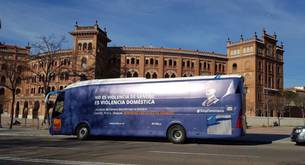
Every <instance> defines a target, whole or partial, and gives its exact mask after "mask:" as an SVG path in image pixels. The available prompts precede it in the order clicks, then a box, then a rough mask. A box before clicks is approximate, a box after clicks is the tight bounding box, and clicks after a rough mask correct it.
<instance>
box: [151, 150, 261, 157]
mask: <svg viewBox="0 0 305 165" xmlns="http://www.w3.org/2000/svg"><path fill="white" fill-rule="evenodd" d="M148 152H153V153H160V154H177V155H203V156H225V157H237V158H260V157H259V156H255V155H233V154H212V153H202V152H201V153H194V152H170V151H148Z"/></svg>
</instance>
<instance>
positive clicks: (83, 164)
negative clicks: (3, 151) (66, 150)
mask: <svg viewBox="0 0 305 165" xmlns="http://www.w3.org/2000/svg"><path fill="white" fill-rule="evenodd" d="M0 160H7V161H15V162H16V161H19V162H31V163H43V164H45V163H49V164H65V165H72V164H73V165H88V164H90V165H135V164H122V163H105V162H87V161H75V160H58V159H35V158H22V157H10V156H0Z"/></svg>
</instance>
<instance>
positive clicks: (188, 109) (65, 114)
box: [46, 75, 245, 143]
mask: <svg viewBox="0 0 305 165" xmlns="http://www.w3.org/2000/svg"><path fill="white" fill-rule="evenodd" d="M51 95H57V98H56V101H55V105H54V108H53V111H52V124H51V126H50V134H51V135H76V136H77V138H78V139H80V140H84V139H87V138H88V137H90V136H128V137H167V138H168V139H169V141H171V142H173V143H184V142H185V140H186V139H187V138H231V137H239V136H242V135H243V134H244V133H245V129H244V126H245V124H244V101H243V78H242V76H240V75H222V76H198V77H185V78H171V79H145V78H118V79H101V80H89V81H81V82H77V83H74V84H71V85H69V86H67V87H66V88H65V89H64V90H62V91H54V92H51V93H49V94H48V96H47V97H46V103H48V102H49V97H50V96H51Z"/></svg>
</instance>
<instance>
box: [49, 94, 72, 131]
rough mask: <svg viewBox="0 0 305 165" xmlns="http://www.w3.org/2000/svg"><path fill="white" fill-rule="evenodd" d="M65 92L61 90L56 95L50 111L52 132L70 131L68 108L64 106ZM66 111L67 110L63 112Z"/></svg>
mask: <svg viewBox="0 0 305 165" xmlns="http://www.w3.org/2000/svg"><path fill="white" fill-rule="evenodd" d="M64 100H65V93H64V92H62V93H60V94H59V95H58V96H57V99H56V102H55V105H54V108H53V112H52V125H51V130H50V131H51V133H52V134H68V133H69V132H71V130H70V128H71V122H70V121H71V117H70V113H68V110H65V108H64ZM65 111H67V112H65Z"/></svg>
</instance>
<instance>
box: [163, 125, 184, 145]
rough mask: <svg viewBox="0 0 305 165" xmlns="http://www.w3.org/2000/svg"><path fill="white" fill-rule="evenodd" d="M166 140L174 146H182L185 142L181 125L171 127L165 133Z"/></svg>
mask: <svg viewBox="0 0 305 165" xmlns="http://www.w3.org/2000/svg"><path fill="white" fill-rule="evenodd" d="M167 138H168V140H169V141H171V142H172V143H174V144H183V143H184V142H185V140H186V133H185V129H184V128H183V127H182V126H181V125H173V126H171V127H170V128H169V129H168V131H167Z"/></svg>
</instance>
